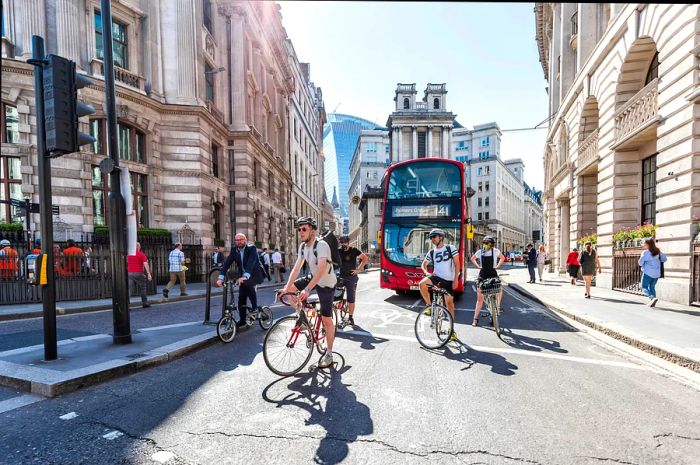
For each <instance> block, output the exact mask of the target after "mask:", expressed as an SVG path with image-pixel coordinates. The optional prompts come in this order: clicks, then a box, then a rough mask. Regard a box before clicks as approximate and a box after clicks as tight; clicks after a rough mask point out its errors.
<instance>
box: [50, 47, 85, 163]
mask: <svg viewBox="0 0 700 465" xmlns="http://www.w3.org/2000/svg"><path fill="white" fill-rule="evenodd" d="M90 84H92V81H91V80H90V79H88V78H86V77H85V76H83V75H81V74H77V73H76V72H75V62H73V61H71V60H68V59H67V58H63V57H60V56H58V55H48V56H47V57H46V64H45V65H44V107H45V110H44V111H45V117H46V118H45V120H46V150H47V151H48V152H49V153H51V156H60V155H64V154H66V153H73V152H77V151H79V150H80V147H81V146H83V145H87V144H92V143H93V142H95V138H94V137H92V136H91V135H89V134H85V133H82V132H80V131H78V127H79V126H78V118H80V117H81V116H85V115H91V114H93V113H95V109H94V108H92V107H91V106H89V105H86V104H84V103H82V102H79V101H78V89H82V88H83V87H85V86H88V85H90Z"/></svg>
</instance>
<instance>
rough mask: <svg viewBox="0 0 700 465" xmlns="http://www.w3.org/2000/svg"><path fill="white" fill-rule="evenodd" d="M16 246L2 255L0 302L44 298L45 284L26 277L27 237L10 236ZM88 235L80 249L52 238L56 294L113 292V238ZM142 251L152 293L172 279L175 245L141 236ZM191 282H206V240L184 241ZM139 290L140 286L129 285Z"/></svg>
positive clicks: (104, 295) (59, 297) (98, 296)
mask: <svg viewBox="0 0 700 465" xmlns="http://www.w3.org/2000/svg"><path fill="white" fill-rule="evenodd" d="M3 238H8V240H10V241H11V243H12V248H13V249H14V250H15V251H16V258H15V256H14V254H13V256H10V257H7V256H5V257H0V304H4V305H6V304H22V303H37V302H41V289H40V288H39V287H37V286H33V285H31V284H28V283H27V275H28V274H27V261H26V257H27V255H29V254H31V253H32V250H30V249H28V248H27V243H26V241H17V240H13V239H15V238H10V237H7V235H4V236H3ZM90 239H91V240H90V241H89V242H88V241H76V243H75V246H76V247H77V248H78V249H79V250H76V249H73V250H70V249H68V244H67V243H65V242H55V243H54V256H55V260H54V266H55V269H56V300H57V301H67V300H85V299H107V298H111V297H112V262H111V255H110V247H109V238H108V236H104V235H95V236H92V237H90ZM139 242H140V243H141V251H142V252H143V253H144V254H145V255H146V257H147V258H148V263H149V266H150V268H151V273H152V275H153V280H152V281H150V282H149V283H148V287H147V293H148V294H149V295H153V294H155V293H156V292H157V286H158V285H164V284H166V283H167V282H168V280H169V277H170V273H169V264H168V255H169V254H170V252H171V251H172V244H171V240H170V239H169V238H167V237H166V238H163V237H150V236H146V237H140V238H139ZM182 251H183V252H184V254H185V261H186V266H187V271H186V272H185V278H186V281H187V282H204V281H205V279H206V273H207V271H208V269H209V268H210V266H209V265H208V263H209V260H207V258H206V257H205V256H204V251H203V247H202V245H184V246H183V249H182ZM131 293H132V295H136V294H137V290H136V289H132V290H131Z"/></svg>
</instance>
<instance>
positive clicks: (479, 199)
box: [476, 197, 481, 207]
mask: <svg viewBox="0 0 700 465" xmlns="http://www.w3.org/2000/svg"><path fill="white" fill-rule="evenodd" d="M476 206H477V207H481V197H479V198H478V199H477V202H476Z"/></svg>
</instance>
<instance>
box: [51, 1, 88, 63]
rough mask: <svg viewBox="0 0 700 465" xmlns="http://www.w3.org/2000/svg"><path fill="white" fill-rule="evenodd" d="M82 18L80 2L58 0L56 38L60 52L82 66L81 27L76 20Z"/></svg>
mask: <svg viewBox="0 0 700 465" xmlns="http://www.w3.org/2000/svg"><path fill="white" fill-rule="evenodd" d="M78 18H80V8H79V6H78V2H75V1H73V0H56V38H57V39H58V54H59V55H61V56H62V57H65V58H68V59H69V60H73V61H74V62H75V63H76V65H77V66H78V67H80V68H82V66H81V65H82V64H83V63H82V60H81V59H80V44H81V42H82V41H81V40H80V39H81V37H80V28H79V27H76V24H75V23H76V20H77V19H78Z"/></svg>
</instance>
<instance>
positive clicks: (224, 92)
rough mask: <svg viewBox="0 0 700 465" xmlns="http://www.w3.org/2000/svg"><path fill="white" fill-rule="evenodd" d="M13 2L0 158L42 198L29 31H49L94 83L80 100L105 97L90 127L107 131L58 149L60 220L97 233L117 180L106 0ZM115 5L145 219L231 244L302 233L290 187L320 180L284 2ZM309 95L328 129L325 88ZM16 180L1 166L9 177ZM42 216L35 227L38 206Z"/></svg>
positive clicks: (124, 160)
mask: <svg viewBox="0 0 700 465" xmlns="http://www.w3.org/2000/svg"><path fill="white" fill-rule="evenodd" d="M5 4H6V7H5V10H4V14H3V21H4V24H3V26H4V31H5V36H3V38H2V58H3V60H2V82H3V85H2V105H3V108H2V114H3V116H4V118H3V141H2V160H0V161H2V163H4V164H6V165H10V164H11V165H13V166H14V165H18V166H19V168H20V174H21V188H20V190H19V191H18V189H17V186H15V185H12V186H11V188H12V189H13V190H12V192H13V195H14V196H21V197H23V198H24V197H29V198H31V200H32V201H34V202H37V201H38V177H37V158H36V157H37V155H36V131H35V120H36V117H35V107H34V88H33V87H34V85H33V67H32V66H31V65H29V64H27V63H26V60H27V58H29V57H30V55H31V50H30V47H31V36H32V35H33V34H37V35H41V36H43V37H45V39H46V48H47V53H55V54H58V55H61V56H64V57H66V58H69V59H71V60H73V61H75V62H76V64H77V68H78V72H80V73H84V74H86V75H88V77H90V78H91V79H92V80H93V82H94V84H93V85H92V86H89V87H87V88H84V89H83V90H81V91H80V100H81V101H84V102H85V103H88V104H89V105H91V106H93V107H94V108H96V110H97V112H96V113H95V114H94V115H91V116H90V117H89V118H88V117H86V118H85V119H84V128H83V131H84V132H88V131H89V132H91V133H92V134H93V135H94V136H95V137H96V139H97V142H96V143H95V144H93V145H92V146H86V147H84V148H83V150H82V151H81V152H79V153H75V154H71V155H67V156H63V157H61V158H58V159H54V160H53V161H52V176H53V199H54V204H56V205H59V207H60V210H61V212H60V219H59V218H56V219H55V220H56V221H58V222H62V223H63V224H66V225H68V227H69V228H70V230H71V231H72V234H73V235H79V234H80V233H89V232H91V231H93V228H94V227H95V226H97V225H100V224H104V223H105V222H106V221H107V220H106V219H107V218H108V214H107V212H106V211H105V208H107V207H106V206H105V202H104V200H105V198H106V192H107V191H108V188H107V187H106V186H107V184H106V180H105V179H104V178H103V177H102V176H101V175H100V173H99V171H98V170H97V169H96V166H97V165H98V164H99V162H100V161H101V160H102V159H104V158H105V156H106V154H105V152H106V143H105V137H106V134H105V112H104V108H103V102H104V90H103V89H104V80H103V75H102V60H101V57H102V46H101V40H102V39H101V30H100V11H99V6H100V2H99V0H79V1H75V0H22V1H19V0H9V1H7V2H5ZM112 5H113V6H112V13H113V20H114V27H113V30H114V36H115V45H114V51H115V78H116V93H117V113H118V121H119V130H118V133H119V145H120V148H119V156H120V158H121V164H122V165H123V166H126V167H128V168H129V170H130V172H131V176H132V186H133V195H134V204H135V205H136V206H137V210H138V211H137V214H138V219H139V222H140V224H141V225H142V226H147V227H161V228H167V229H169V230H171V231H173V232H175V231H177V230H179V229H180V228H182V227H183V226H184V225H185V224H187V225H189V227H190V228H191V229H192V230H194V232H195V233H196V235H197V236H199V237H200V238H201V242H202V244H204V245H205V246H211V245H213V244H214V243H215V242H216V243H219V244H221V243H222V241H223V242H225V243H226V244H227V245H230V243H231V240H232V238H233V237H232V235H233V233H234V232H243V233H246V234H247V235H248V237H249V240H251V241H255V242H258V243H259V244H260V245H265V246H271V245H277V246H280V247H284V248H288V247H291V246H293V240H294V239H293V238H294V235H290V233H291V227H290V221H289V217H290V216H292V214H293V213H295V211H294V210H293V206H292V199H293V192H296V193H297V194H298V193H300V192H301V193H303V194H305V193H307V192H309V193H310V192H312V191H314V189H315V190H316V191H318V190H319V187H318V186H316V187H315V188H314V187H313V186H311V185H310V184H309V183H308V182H307V181H305V180H304V181H303V180H302V178H301V177H294V178H293V176H292V167H291V163H290V154H291V149H290V145H291V142H292V140H294V139H293V134H292V133H291V131H290V130H289V127H290V122H291V121H293V119H292V115H291V114H290V107H292V106H293V105H294V104H293V103H292V102H290V100H291V97H292V96H293V95H294V93H295V90H297V86H301V87H304V86H307V84H308V72H307V73H306V76H304V75H303V74H302V76H301V78H302V80H303V78H306V80H305V81H303V82H299V80H300V77H299V75H298V74H295V72H297V71H298V70H299V69H300V68H299V67H301V68H303V66H302V65H298V64H297V62H298V61H297V58H296V55H294V54H293V53H291V51H292V50H293V49H291V48H289V47H288V41H289V40H288V38H287V36H286V33H285V30H284V28H283V26H282V22H281V15H280V13H279V6H278V5H277V4H276V3H273V2H248V1H225V0H198V1H191V0H173V1H172V2H154V1H149V0H114V1H113V2H112ZM305 98H309V95H308V92H307V93H306V95H305ZM311 98H312V100H311V102H312V103H311V104H310V108H309V112H308V113H309V114H308V119H309V120H310V121H313V129H311V131H312V132H314V133H315V134H318V133H319V131H320V129H319V128H320V127H322V122H320V121H319V118H320V116H319V113H320V112H321V109H322V108H323V105H322V100H320V98H321V93H320V89H317V90H316V93H315V94H314V95H312V96H311ZM6 115H9V116H10V118H9V119H8V118H7V116H6ZM15 119H16V122H15ZM8 121H9V123H10V125H11V126H12V128H13V132H12V134H13V135H12V137H11V138H10V139H11V140H10V139H8V138H7V137H5V134H6V131H5V123H6V122H8ZM15 136H16V140H15ZM295 148H298V147H296V146H295ZM313 157H317V158H318V157H319V152H318V151H316V152H314V154H311V156H310V157H309V160H311V159H312V158H313ZM17 160H19V162H18V161H17ZM309 163H311V161H309ZM318 163H320V161H318V159H316V160H315V161H314V164H315V165H316V166H318ZM15 171H16V170H15ZM13 175H14V171H13ZM318 178H320V176H318V177H317V178H315V179H318ZM319 181H320V179H319ZM13 183H14V184H16V180H15V179H11V180H7V181H6V180H5V179H4V177H3V180H2V188H3V189H4V190H5V191H8V190H9V189H8V187H7V186H8V185H9V184H13ZM301 185H303V186H304V187H303V188H301V189H300V188H299V186H301ZM295 186H296V187H295ZM2 213H3V216H2V218H1V219H2V220H4V221H10V220H12V219H13V218H12V217H11V215H10V213H11V212H10V211H9V210H5V209H3V210H2ZM32 229H33V230H38V229H39V226H38V215H34V216H33V217H32Z"/></svg>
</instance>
